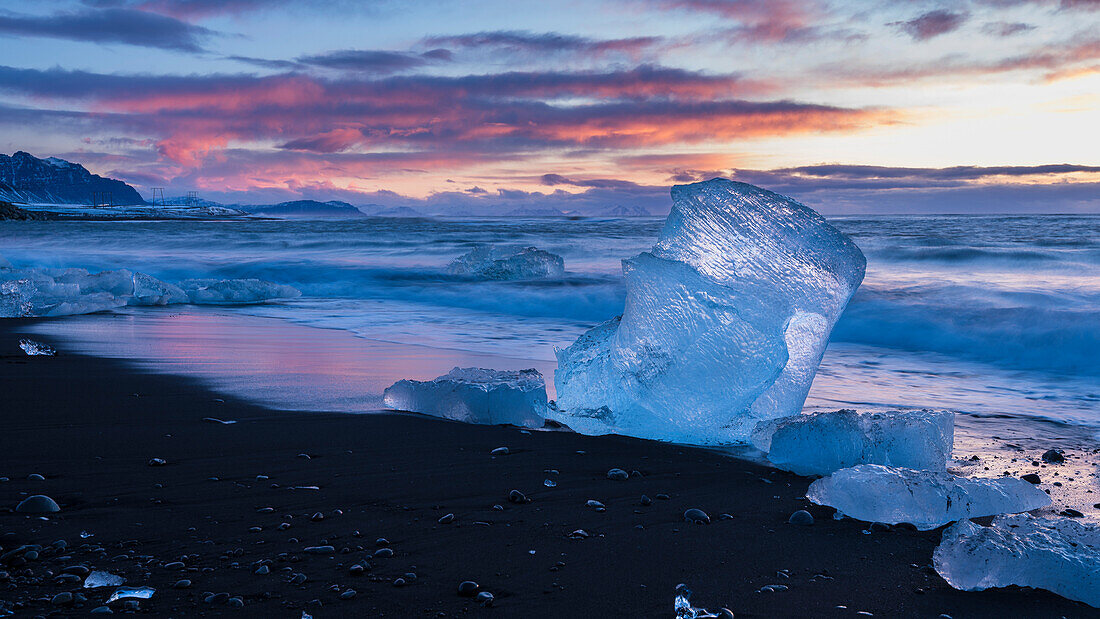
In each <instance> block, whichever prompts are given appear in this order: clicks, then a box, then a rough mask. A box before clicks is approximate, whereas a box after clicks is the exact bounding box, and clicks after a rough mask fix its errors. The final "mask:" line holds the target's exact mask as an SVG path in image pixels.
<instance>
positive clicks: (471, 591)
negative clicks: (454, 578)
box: [458, 580, 478, 598]
mask: <svg viewBox="0 0 1100 619" xmlns="http://www.w3.org/2000/svg"><path fill="white" fill-rule="evenodd" d="M477 590H478V586H477V583H476V582H474V581H472V580H464V581H462V582H461V583H459V585H458V594H459V595H461V596H462V597H466V598H472V597H474V595H475V594H476V593H477Z"/></svg>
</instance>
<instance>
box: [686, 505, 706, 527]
mask: <svg viewBox="0 0 1100 619" xmlns="http://www.w3.org/2000/svg"><path fill="white" fill-rule="evenodd" d="M684 520H686V521H688V522H694V523H695V524H710V516H708V515H707V513H706V512H705V511H703V510H701V509H697V508H694V507H693V508H691V509H689V510H687V511H686V512H684Z"/></svg>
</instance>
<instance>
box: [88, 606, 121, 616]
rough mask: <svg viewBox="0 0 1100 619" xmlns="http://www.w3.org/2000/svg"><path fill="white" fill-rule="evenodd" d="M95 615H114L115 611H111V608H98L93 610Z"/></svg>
mask: <svg viewBox="0 0 1100 619" xmlns="http://www.w3.org/2000/svg"><path fill="white" fill-rule="evenodd" d="M92 614H93V615H113V614H115V611H113V610H111V607H110V606H96V607H95V608H93V609H92Z"/></svg>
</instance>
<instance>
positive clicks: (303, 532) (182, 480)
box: [0, 321, 1100, 618]
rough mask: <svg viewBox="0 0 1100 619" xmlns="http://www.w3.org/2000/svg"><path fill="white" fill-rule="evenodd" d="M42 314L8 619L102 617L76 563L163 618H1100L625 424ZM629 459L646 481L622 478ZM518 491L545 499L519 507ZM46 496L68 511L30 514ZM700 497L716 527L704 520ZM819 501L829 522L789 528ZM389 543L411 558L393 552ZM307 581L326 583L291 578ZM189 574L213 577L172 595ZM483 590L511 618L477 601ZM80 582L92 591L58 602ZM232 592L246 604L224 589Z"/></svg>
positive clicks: (13, 394)
mask: <svg viewBox="0 0 1100 619" xmlns="http://www.w3.org/2000/svg"><path fill="white" fill-rule="evenodd" d="M28 324H29V323H26V322H21V321H5V322H4V323H2V324H0V367H2V370H0V393H2V394H3V396H2V399H0V415H2V416H3V419H2V421H0V429H2V434H0V436H2V438H0V477H6V478H8V479H9V481H4V482H0V546H2V547H3V550H2V551H0V554H3V553H6V552H8V551H10V550H11V549H13V548H17V547H19V546H21V545H23V544H39V545H41V546H43V547H44V548H43V550H42V551H41V552H40V556H39V557H38V558H37V559H33V560H30V561H27V562H26V563H25V564H23V565H18V564H19V563H20V562H22V559H20V560H16V561H14V563H15V565H9V566H0V570H2V571H4V572H6V574H7V576H6V577H4V576H2V575H0V600H2V602H0V614H3V611H4V610H13V611H14V612H15V614H16V616H35V615H50V614H59V615H70V614H71V615H86V614H88V613H89V611H90V610H91V609H93V608H95V607H98V606H100V605H102V604H103V602H104V600H105V599H106V597H107V595H108V594H109V593H110V591H111V590H112V589H87V590H85V589H80V588H79V587H80V584H79V583H57V582H56V576H57V575H58V574H60V573H61V571H62V570H63V569H64V568H66V567H71V566H77V565H81V566H86V567H88V568H91V569H95V570H106V571H109V572H111V573H113V574H117V575H120V576H123V577H125V578H126V579H127V585H130V586H151V587H154V588H155V589H156V593H155V594H154V596H153V597H152V599H150V600H147V601H143V602H141V608H142V612H144V613H147V614H151V615H156V616H192V615H198V614H204V615H208V616H216V615H221V614H226V615H234V616H257V617H295V618H297V617H301V614H302V611H303V610H304V611H306V612H308V613H309V614H310V615H312V616H314V617H346V616H363V617H374V616H385V617H436V616H440V617H450V616H492V617H671V616H672V614H673V612H672V602H673V596H674V589H675V587H676V585H677V584H678V583H686V584H687V585H688V586H689V587H690V588H691V589H693V590H694V592H695V595H694V597H693V602H695V604H696V605H697V606H703V607H706V608H708V609H711V610H717V609H718V608H720V607H726V608H729V609H731V610H732V611H733V612H734V613H735V614H736V615H737V616H738V617H811V616H812V617H857V616H866V615H857V613H859V612H864V613H872V614H873V615H874V616H878V617H938V616H940V615H941V614H947V615H950V616H952V617H955V618H962V617H1004V616H1026V617H1089V616H1097V615H1098V614H1100V611H1097V610H1095V609H1092V608H1089V607H1087V606H1084V605H1082V604H1078V603H1074V602H1069V601H1066V600H1063V599H1062V598H1059V597H1057V596H1055V595H1053V594H1050V593H1046V592H1043V591H1033V590H1028V589H1018V588H1009V589H1005V590H998V591H989V592H981V593H965V592H959V591H955V590H953V589H951V588H950V587H949V586H948V585H947V584H946V583H944V582H943V581H942V580H941V579H940V578H939V576H937V575H936V574H935V573H934V571H933V570H932V569H931V568H930V565H929V564H930V563H931V556H932V550H933V548H934V547H935V545H936V544H937V542H938V540H939V535H940V533H939V531H931V532H923V533H922V532H916V531H911V530H905V529H902V528H894V529H892V530H889V531H874V532H870V533H868V532H867V531H868V527H867V525H866V524H865V523H859V522H855V521H851V520H842V521H837V520H834V519H833V518H832V517H831V514H832V510H830V509H825V508H819V507H815V506H812V505H809V504H808V502H807V501H806V500H805V499H804V498H803V495H804V494H805V491H806V488H807V486H808V485H809V483H810V480H809V479H806V478H802V477H798V476H795V475H791V474H787V473H783V472H780V471H775V470H772V469H769V468H766V467H763V466H760V465H757V464H754V463H751V462H745V461H741V460H737V459H732V458H729V457H727V456H724V455H721V454H717V453H712V452H709V451H706V450H700V449H692V448H685V447H680V446H676V445H669V444H663V443H655V442H650V441H642V440H635V439H629V438H622V437H586V436H580V435H576V434H572V433H568V432H532V433H524V432H522V431H520V430H518V429H516V428H509V427H486V426H471V425H463V424H458V423H451V422H446V421H441V420H436V419H430V418H426V417H420V416H415V415H401V414H366V415H352V414H338V413H324V412H287V411H273V410H269V409H265V408H262V407H259V406H256V405H253V404H250V403H247V402H243V401H239V400H235V399H233V398H230V397H227V396H224V395H220V394H218V393H214V392H211V391H210V390H208V389H207V388H205V387H203V386H201V385H200V384H198V383H197V382H195V381H193V380H190V379H186V378H181V377H176V376H165V375H155V374H150V373H146V372H143V371H140V370H138V369H135V368H133V367H130V366H128V365H127V364H126V363H125V362H123V361H119V360H110V359H99V358H93V357H87V356H81V355H75V354H66V352H65V350H64V346H63V345H62V344H61V343H59V342H52V343H53V344H54V346H55V347H57V348H59V349H60V351H61V352H60V353H59V354H58V356H56V357H27V356H25V355H23V353H22V352H21V351H20V350H19V349H18V347H17V341H18V339H19V337H20V332H21V330H22V329H24V328H25V327H26V326H27V325H28ZM33 337H34V338H35V339H38V340H46V339H47V338H43V337H42V336H37V335H36V336H33ZM204 418H217V419H222V420H234V421H236V422H237V423H234V424H230V425H223V424H220V423H214V422H210V421H204ZM503 446H506V447H508V448H509V451H510V453H509V454H508V455H504V456H493V455H490V452H491V451H492V450H493V449H494V448H497V447H503ZM305 456H308V457H305ZM153 458H160V459H163V460H165V461H166V464H165V465H163V466H150V465H149V461H150V460H151V459H153ZM611 468H622V469H624V470H626V471H637V472H638V475H637V476H632V477H631V478H630V479H628V480H626V481H612V480H609V479H608V478H607V471H608V470H609V469H611ZM555 471H556V472H555ZM32 474H40V475H43V476H44V477H45V480H32V479H28V476H29V475H32ZM547 479H549V480H552V481H554V482H555V483H556V486H554V487H547V486H545V485H544V480H547ZM311 486H316V487H317V489H305V488H304V487H311ZM295 488H300V489H295ZM511 490H519V491H521V492H522V493H524V494H525V495H526V497H527V498H528V499H529V502H526V503H523V504H515V503H510V502H509V501H508V496H509V492H510V491H511ZM31 494H46V495H48V496H50V497H52V498H54V499H55V500H56V501H57V502H58V503H59V504H60V506H61V512H60V513H58V514H54V515H50V516H48V517H46V518H45V519H42V518H39V517H37V516H27V515H25V514H21V513H15V512H14V507H15V505H16V504H17V503H18V502H19V501H20V500H22V499H23V498H25V497H26V496H28V495H31ZM643 494H644V495H647V496H649V497H651V498H652V499H653V501H652V504H651V505H642V501H641V497H642V495H643ZM659 495H663V496H667V499H666V498H658V497H659ZM590 499H592V500H598V501H600V502H602V503H603V504H604V505H605V506H606V511H603V512H598V511H595V510H593V509H591V508H589V507H586V505H585V503H586V501H588V500H590ZM496 506H500V508H497V507H496ZM689 508H698V509H702V510H704V511H705V512H706V513H707V514H709V515H710V518H711V520H712V522H711V524H709V525H697V524H691V523H687V522H684V519H683V513H684V511H685V510H687V509H689ZM799 509H807V510H809V511H810V512H811V513H812V514H813V515H814V517H815V519H816V522H815V524H814V525H812V526H808V527H806V526H797V525H791V524H788V523H787V519H788V518H789V516H790V515H791V513H792V512H794V511H796V510H799ZM318 513H319V514H322V515H323V518H322V519H319V520H316V519H315V518H316V516H315V514H318ZM448 514H453V521H451V522H449V523H441V522H440V519H441V518H444V517H445V516H447V515H448ZM723 514H725V515H728V517H727V516H723ZM444 520H445V519H444ZM282 523H287V524H288V525H289V527H282V528H281V526H280V525H281V524H282ZM257 528H258V530H257ZM577 530H583V531H585V532H586V534H587V537H581V536H579V535H577V536H574V535H572V533H573V532H574V531H577ZM82 532H85V533H86V534H91V536H90V537H82V535H81V534H82ZM378 538H385V539H386V540H388V546H385V547H386V548H389V549H391V550H392V552H393V556H392V557H376V556H374V553H375V552H376V551H377V550H378V549H379V548H380V546H379V545H378V543H377V541H376V540H377V539H378ZM57 540H64V541H65V542H66V543H67V548H65V549H63V550H57V549H56V547H53V548H51V547H50V545H51V544H53V543H54V542H55V541H57ZM330 545H331V546H332V547H333V551H332V552H331V553H329V552H327V551H322V552H321V553H320V554H313V553H311V552H307V551H306V550H305V549H306V548H308V547H317V546H330ZM179 563H182V566H181V565H178V564H179ZM357 564H358V565H367V564H369V569H365V570H364V571H363V573H362V574H361V575H355V574H353V573H351V572H350V571H349V568H351V566H353V565H357ZM261 565H266V566H267V568H268V571H269V573H268V574H266V575H263V574H256V573H255V572H256V571H257V569H258V568H259V567H260V566H261ZM261 571H263V570H261ZM296 574H304V575H305V578H306V580H305V582H304V583H291V582H288V581H289V580H290V579H291V576H292V575H296ZM406 574H415V575H416V576H415V578H413V577H409V576H406ZM398 578H402V579H404V580H405V584H404V586H396V585H395V581H396V580H397V579H398ZM183 579H186V580H190V581H191V586H190V588H185V589H175V588H173V585H174V584H175V583H177V581H180V580H183ZM465 580H472V581H475V582H477V583H478V584H479V585H480V586H481V588H482V590H485V591H489V592H491V593H492V594H493V596H494V597H495V602H494V605H493V607H492V608H483V607H482V606H481V605H480V604H478V603H477V602H476V601H475V600H472V599H470V598H465V597H460V596H459V595H458V594H457V588H458V585H459V583H460V582H462V581H465ZM766 585H784V586H786V587H787V589H786V590H785V591H778V592H772V593H769V592H758V591H759V590H760V589H761V587H764V586H766ZM348 590H354V591H355V592H356V593H355V594H354V595H352V596H349V595H347V594H346V592H347V591H348ZM65 591H73V592H75V591H80V592H82V593H84V594H85V595H86V596H87V598H88V600H87V602H85V603H83V605H82V607H75V606H66V605H60V606H59V605H54V604H52V603H51V599H52V598H53V597H54V596H55V595H56V594H58V593H61V592H65ZM222 592H224V593H227V594H229V595H228V596H229V597H239V598H240V599H241V600H242V601H243V603H244V606H243V607H242V608H233V607H231V606H229V605H226V604H225V603H223V602H222V601H221V600H222V598H218V600H217V601H215V602H211V603H207V602H205V601H204V599H205V598H206V597H207V594H208V593H222ZM222 597H223V598H224V597H226V596H222ZM345 597H350V599H344V598H345ZM113 606H114V607H115V608H116V612H119V611H121V610H122V608H121V606H119V605H118V604H117V603H116V604H114V605H113Z"/></svg>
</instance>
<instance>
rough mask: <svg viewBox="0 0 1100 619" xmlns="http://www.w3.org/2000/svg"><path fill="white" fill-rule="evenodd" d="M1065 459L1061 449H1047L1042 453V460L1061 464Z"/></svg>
mask: <svg viewBox="0 0 1100 619" xmlns="http://www.w3.org/2000/svg"><path fill="white" fill-rule="evenodd" d="M1065 461H1066V455H1065V453H1063V452H1062V450H1061V449H1048V450H1046V452H1044V453H1043V462H1049V463H1051V464H1062V463H1063V462H1065Z"/></svg>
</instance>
